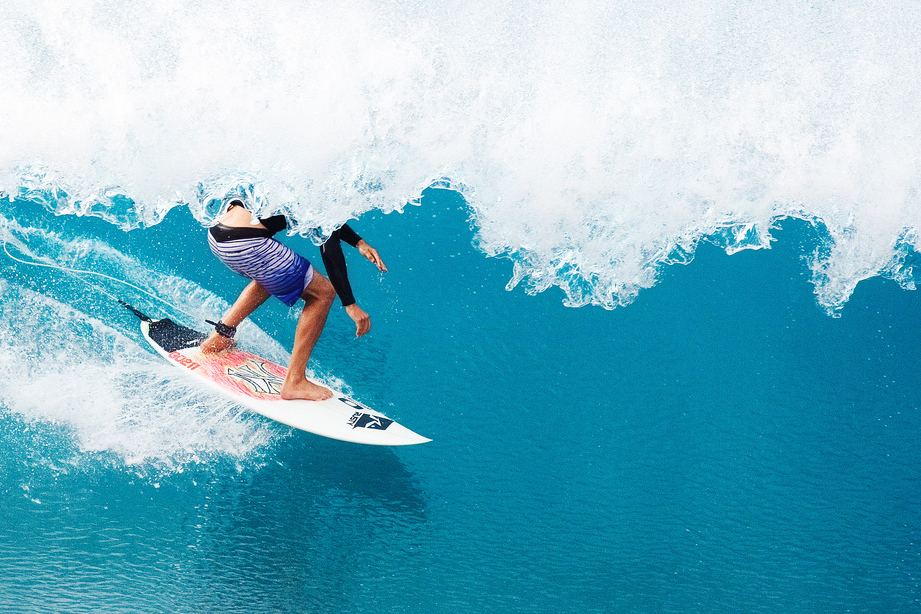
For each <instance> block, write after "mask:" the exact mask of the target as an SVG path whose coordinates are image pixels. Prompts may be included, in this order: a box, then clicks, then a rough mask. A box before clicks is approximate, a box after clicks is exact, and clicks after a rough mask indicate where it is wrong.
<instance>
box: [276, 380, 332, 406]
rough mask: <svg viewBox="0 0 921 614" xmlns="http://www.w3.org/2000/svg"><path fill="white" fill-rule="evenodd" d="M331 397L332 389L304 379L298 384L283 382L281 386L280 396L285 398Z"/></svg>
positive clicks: (317, 398)
mask: <svg viewBox="0 0 921 614" xmlns="http://www.w3.org/2000/svg"><path fill="white" fill-rule="evenodd" d="M332 397H333V391H332V390H330V389H329V388H324V387H323V386H317V385H316V384H314V383H313V382H310V381H307V380H304V381H302V382H299V383H298V384H289V383H288V382H285V384H284V386H282V387H281V398H283V399H285V400H288V401H290V400H292V399H304V400H305V401H325V400H326V399H331V398H332Z"/></svg>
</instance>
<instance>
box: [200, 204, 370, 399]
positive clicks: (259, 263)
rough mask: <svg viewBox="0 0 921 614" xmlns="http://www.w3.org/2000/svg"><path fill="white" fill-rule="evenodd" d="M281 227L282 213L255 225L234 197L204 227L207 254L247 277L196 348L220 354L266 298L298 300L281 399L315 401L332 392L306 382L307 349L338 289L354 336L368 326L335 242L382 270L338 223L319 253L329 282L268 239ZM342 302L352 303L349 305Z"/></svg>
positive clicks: (365, 246) (360, 242)
mask: <svg viewBox="0 0 921 614" xmlns="http://www.w3.org/2000/svg"><path fill="white" fill-rule="evenodd" d="M285 228H287V220H286V219H285V217H284V216H283V215H275V216H272V217H269V218H265V219H260V220H258V223H255V224H254V223H253V219H252V215H251V214H250V212H249V211H248V210H247V209H246V207H245V206H244V205H243V201H241V200H239V199H234V200H232V201H231V202H230V203H229V205H228V208H227V212H226V213H225V214H224V215H223V216H222V217H221V219H220V220H219V221H218V223H217V225H215V226H213V227H211V229H210V230H209V231H208V245H209V247H210V248H211V251H212V253H213V254H214V255H215V256H217V257H218V259H220V260H221V262H223V263H224V264H226V265H227V266H228V267H229V268H230V269H231V270H232V271H234V272H236V273H239V274H240V275H242V276H244V277H247V278H249V279H250V280H251V281H250V283H249V284H247V286H246V287H245V288H244V289H243V292H241V293H240V296H239V297H238V298H237V300H236V302H235V303H234V304H233V305H232V306H231V307H230V309H229V310H228V311H227V313H225V314H224V316H223V317H222V318H221V319H220V320H219V321H218V322H216V323H213V324H214V328H215V330H214V332H213V333H212V334H211V335H210V336H209V337H208V338H207V339H206V340H205V341H204V342H202V344H201V348H202V351H203V352H206V353H215V352H222V351H224V350H227V349H229V348H231V347H232V346H233V345H234V341H233V336H234V334H235V333H236V330H237V326H239V324H240V322H242V321H243V320H244V319H246V318H247V317H248V316H249V315H250V314H251V313H252V312H253V311H255V310H256V309H257V308H258V307H259V306H260V305H262V303H264V302H265V301H266V300H268V298H269V297H270V296H275V297H277V298H278V299H279V300H281V301H282V302H283V303H285V304H286V305H288V306H292V305H294V304H295V303H296V302H297V301H298V300H299V299H303V300H304V308H303V310H302V311H301V315H300V318H299V319H298V323H297V329H296V331H295V336H294V348H293V349H292V351H291V364H290V365H289V368H288V375H287V378H286V379H285V383H284V385H283V386H282V389H281V396H282V398H284V399H307V400H311V401H320V400H323V399H328V398H330V397H331V396H332V392H331V391H330V390H329V389H327V388H324V387H322V386H317V385H316V384H313V383H312V382H310V381H309V380H308V379H307V378H306V376H305V371H306V369H307V362H308V360H309V359H310V353H311V351H313V347H314V345H316V342H317V340H318V339H319V338H320V334H321V333H322V332H323V327H324V326H325V325H326V318H327V316H328V315H329V310H330V307H331V306H332V303H333V299H334V298H335V296H336V292H337V289H341V292H342V293H343V294H342V295H340V296H342V297H343V305H345V306H346V312H347V313H348V314H349V316H350V317H351V318H352V319H353V320H354V321H355V324H356V327H357V331H356V334H357V335H358V336H361V335H363V334H365V333H366V332H367V331H368V329H369V328H370V318H368V314H367V313H365V312H364V311H363V310H361V308H359V307H358V306H357V304H355V300H354V297H352V296H351V287H350V285H349V283H348V277H347V275H346V268H345V258H344V256H343V254H342V248H341V246H340V245H339V241H340V240H345V241H346V242H347V243H349V244H350V245H354V246H355V247H357V248H358V250H359V251H360V252H361V253H362V255H364V256H365V257H366V258H367V259H368V260H370V261H371V262H372V263H374V264H375V265H376V266H377V267H378V269H380V270H381V271H386V270H387V269H386V267H385V266H384V263H383V261H382V260H381V258H380V256H379V255H378V253H377V251H376V250H375V249H374V248H372V247H371V246H370V245H368V244H367V243H365V242H364V241H363V240H362V239H361V237H358V235H357V234H356V233H355V232H354V231H352V230H351V228H348V227H347V226H343V228H341V229H340V230H339V231H337V233H334V234H336V239H335V241H334V243H333V244H331V245H330V246H329V248H328V249H324V250H323V251H322V255H323V258H324V262H325V263H326V266H327V272H328V273H329V275H330V277H334V278H336V284H333V283H331V282H330V281H329V280H328V279H326V278H325V277H324V276H323V275H321V274H320V273H318V272H316V271H315V270H314V268H313V266H312V265H311V264H310V262H309V261H308V260H307V259H306V258H304V257H303V256H301V255H299V254H297V253H295V252H294V251H292V250H291V249H289V248H287V247H285V246H284V245H282V244H281V243H279V242H278V241H276V240H275V239H273V238H272V236H273V235H274V234H275V233H277V232H279V231H281V230H284V229H285ZM346 228H347V230H345V232H343V229H346ZM331 238H332V237H331ZM353 241H354V243H353ZM324 248H326V245H324ZM337 248H338V249H337ZM340 260H341V262H340ZM331 264H332V267H330V265H331ZM343 279H344V283H343ZM347 300H350V301H351V302H350V303H349V304H348V305H346V301H347Z"/></svg>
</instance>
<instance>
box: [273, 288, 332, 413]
mask: <svg viewBox="0 0 921 614" xmlns="http://www.w3.org/2000/svg"><path fill="white" fill-rule="evenodd" d="M335 297H336V291H335V290H334V289H333V285H332V284H331V283H329V280H328V279H326V278H325V277H323V276H322V275H320V273H318V272H316V271H314V274H313V279H312V280H311V281H310V283H309V284H308V285H307V287H306V288H304V293H303V294H301V298H303V299H304V310H303V311H301V317H300V318H299V319H298V321H297V331H296V332H295V334H294V348H293V350H292V351H291V364H290V365H288V377H287V378H285V383H284V385H283V386H282V387H281V398H283V399H307V400H308V401H322V400H323V399H329V398H331V397H332V396H333V393H332V391H331V390H329V389H328V388H323V387H322V386H317V385H316V384H314V383H312V382H310V381H309V380H308V379H307V377H306V376H305V375H304V372H305V371H306V370H307V361H308V360H310V352H311V351H313V346H314V345H316V343H317V340H318V339H319V338H320V333H322V332H323V327H324V326H325V325H326V316H327V315H328V314H329V308H330V307H331V306H332V304H333V299H334V298H335Z"/></svg>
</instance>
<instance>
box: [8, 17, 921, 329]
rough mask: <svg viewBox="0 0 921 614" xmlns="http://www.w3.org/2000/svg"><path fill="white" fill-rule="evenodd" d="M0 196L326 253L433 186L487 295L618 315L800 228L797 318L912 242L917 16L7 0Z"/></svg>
mask: <svg viewBox="0 0 921 614" xmlns="http://www.w3.org/2000/svg"><path fill="white" fill-rule="evenodd" d="M0 16H2V19H0V23H2V26H0V28H2V31H3V36H2V37H0V79H2V82H3V84H4V87H3V88H2V90H0V108H3V109H5V111H6V113H5V114H4V115H3V116H2V118H0V131H2V133H3V135H4V138H3V142H2V145H0V190H3V191H5V192H7V193H8V194H10V195H20V196H22V197H24V198H33V197H34V198H35V199H36V200H38V201H40V202H43V203H44V204H45V205H46V206H47V207H48V208H50V209H51V210H54V211H56V212H58V213H62V214H77V215H97V216H101V217H105V218H106V219H109V220H110V221H112V222H113V223H116V224H118V225H120V226H122V227H123V228H126V229H127V228H132V227H136V226H138V225H151V224H156V223H158V222H159V221H160V220H161V219H162V218H163V216H164V215H165V214H166V212H167V211H168V210H169V209H170V208H171V207H174V206H177V205H182V206H187V207H189V208H190V210H191V211H192V213H193V214H194V215H195V216H196V218H197V219H199V220H200V221H201V222H202V223H203V224H208V223H210V222H211V221H213V219H214V218H215V217H216V216H217V215H218V214H219V213H220V203H221V202H222V201H223V199H224V197H226V196H227V195H228V194H238V193H245V194H247V195H249V197H250V198H249V199H250V201H251V204H252V205H253V206H254V207H255V208H256V209H257V210H258V211H259V212H260V213H269V212H272V213H274V212H279V211H282V212H286V213H289V214H290V215H291V217H292V219H294V220H296V223H297V228H298V230H299V231H300V232H302V233H303V234H305V235H306V234H307V233H309V232H311V233H312V232H313V230H312V229H314V228H316V227H319V228H320V229H321V232H320V234H319V236H322V235H323V234H325V233H326V232H329V231H330V230H331V229H333V228H335V227H336V226H338V225H339V224H341V223H342V222H344V221H346V220H348V219H349V218H352V217H357V216H359V215H361V214H362V213H364V212H366V211H369V210H371V209H380V210H383V211H395V210H401V209H402V208H403V206H404V205H405V204H406V203H407V202H418V199H419V196H420V194H421V193H422V190H423V189H425V188H426V187H427V186H430V185H432V184H433V183H434V182H438V181H446V182H447V184H448V185H450V186H453V187H454V188H455V189H458V190H459V191H461V192H462V194H463V195H464V197H465V198H466V200H467V203H468V205H469V206H470V209H471V217H472V219H473V221H474V223H475V226H476V244H477V245H478V246H479V248H480V249H481V250H482V251H483V252H484V253H486V254H487V255H490V256H507V257H510V258H511V259H512V260H513V261H514V271H513V274H512V275H513V278H512V281H511V282H510V287H513V286H515V285H517V284H523V285H524V287H525V288H527V289H528V290H529V291H541V290H544V289H546V288H550V287H554V286H559V287H560V288H562V289H563V291H564V293H565V294H566V303H567V304H569V305H573V306H576V305H585V304H595V305H601V306H604V307H608V308H610V307H615V306H618V305H624V304H627V303H629V302H631V301H632V300H633V298H634V297H635V296H636V295H637V293H638V292H640V291H641V290H642V289H644V288H648V287H650V286H652V285H653V284H655V283H656V279H657V276H658V273H659V271H660V270H661V268H662V267H663V266H667V265H669V264H670V263H675V262H687V261H689V260H690V259H691V258H692V257H693V253H694V250H695V249H696V246H697V245H698V244H699V243H700V241H702V240H707V241H713V242H715V243H717V244H718V245H720V246H722V247H724V248H725V249H726V250H727V251H728V252H734V251H736V250H738V249H749V248H764V247H768V246H769V245H770V242H771V239H772V236H771V230H772V226H773V225H774V224H775V223H776V222H777V221H778V220H780V219H783V218H785V217H796V218H800V219H805V220H808V221H810V222H812V223H815V224H817V225H819V226H820V227H821V228H822V229H823V230H822V235H823V236H824V237H825V244H824V245H822V246H820V247H819V249H818V250H817V251H816V252H815V254H814V255H812V256H811V257H810V261H809V266H810V267H811V268H812V270H813V271H814V276H813V281H814V283H815V285H816V293H817V296H818V301H819V303H820V304H821V305H822V306H823V307H824V308H825V309H826V310H828V311H829V313H832V314H834V313H837V312H839V311H840V309H841V307H842V306H843V305H844V303H845V302H846V301H847V299H848V297H849V296H850V294H851V293H852V292H853V289H854V287H855V286H856V284H857V283H858V282H859V281H860V280H862V279H866V278H868V277H872V276H876V275H883V276H886V277H890V278H893V279H896V280H898V281H899V283H901V284H902V285H903V287H906V288H911V287H913V286H914V284H915V283H916V277H915V276H916V273H915V272H914V269H913V268H911V267H906V266H905V265H904V263H905V261H906V258H908V259H909V260H911V259H912V258H913V257H914V256H913V254H914V253H916V252H918V251H919V249H921V244H919V243H918V228H919V227H921V206H919V205H921V203H919V197H918V188H919V182H921V158H919V150H918V148H917V145H916V144H917V143H918V142H919V137H921V120H919V118H918V114H917V112H916V110H917V102H916V101H917V100H918V98H919V94H921V92H919V88H921V86H919V84H918V82H917V79H916V78H915V76H916V75H917V74H918V70H919V68H921V58H919V52H918V48H917V45H916V44H915V33H916V32H917V31H918V29H919V27H921V7H917V6H914V5H905V4H904V3H895V2H886V1H877V2H872V1H870V2H860V3H839V2H817V3H809V4H803V3H799V2H788V1H781V2H770V3H767V2H757V3H748V2H716V1H714V2H706V3H703V4H701V3H685V4H675V3H670V2H651V3H650V2H642V3H641V2H614V3H612V2H579V3H575V4H572V5H568V6H567V7H560V6H559V5H558V4H555V3H550V2H535V3H529V4H528V5H527V6H522V5H520V4H516V3H483V2H444V3H438V5H437V6H431V5H429V3H421V2H417V3H412V2H410V3H406V2H384V3H371V2H362V1H360V0H358V1H350V2H345V3H341V2H335V3H328V2H309V3H301V2H293V1H281V2H273V3H271V4H270V5H269V4H265V5H264V6H263V5H260V4H259V3H255V4H254V3H250V2H234V1H231V2H221V3H217V2H197V3H187V2H179V1H177V2H168V3H158V4H157V6H156V7H152V8H151V7H143V8H142V7H140V6H138V5H136V4H135V3H130V2H117V1H116V2H103V1H101V0H78V1H76V2H73V3H69V4H68V5H67V6H66V7H65V6H60V5H58V4H56V3H53V2H41V1H39V2H24V1H19V0H16V1H13V2H9V3H7V4H6V5H5V6H4V7H3V8H2V9H0Z"/></svg>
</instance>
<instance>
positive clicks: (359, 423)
mask: <svg viewBox="0 0 921 614" xmlns="http://www.w3.org/2000/svg"><path fill="white" fill-rule="evenodd" d="M339 400H340V401H342V402H343V403H345V404H346V405H348V406H349V407H353V408H355V409H357V410H359V411H356V412H355V413H354V414H352V417H351V418H349V424H350V425H351V426H352V428H353V429H357V428H363V429H376V430H379V431H383V430H386V429H387V427H388V426H390V425H391V424H393V420H391V419H390V418H385V417H384V416H375V415H374V414H369V413H367V412H368V411H371V410H370V409H369V408H367V407H365V406H364V405H362V404H361V403H359V402H358V401H356V400H355V399H350V398H348V397H339ZM361 410H365V411H361Z"/></svg>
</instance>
